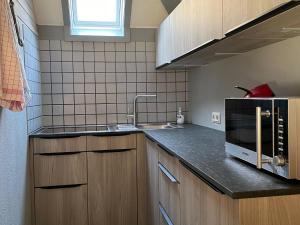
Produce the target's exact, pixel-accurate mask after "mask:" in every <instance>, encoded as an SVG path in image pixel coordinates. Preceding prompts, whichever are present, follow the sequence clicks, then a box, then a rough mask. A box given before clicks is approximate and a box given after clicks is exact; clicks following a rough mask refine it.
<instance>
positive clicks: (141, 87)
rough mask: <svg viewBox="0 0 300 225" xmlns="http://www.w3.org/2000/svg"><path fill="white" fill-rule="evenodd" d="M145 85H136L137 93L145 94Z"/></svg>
mask: <svg viewBox="0 0 300 225" xmlns="http://www.w3.org/2000/svg"><path fill="white" fill-rule="evenodd" d="M146 88H147V85H146V83H137V92H146Z"/></svg>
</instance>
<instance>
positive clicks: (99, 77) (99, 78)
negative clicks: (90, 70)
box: [95, 73, 105, 83]
mask: <svg viewBox="0 0 300 225" xmlns="http://www.w3.org/2000/svg"><path fill="white" fill-rule="evenodd" d="M95 79H96V83H105V73H95Z"/></svg>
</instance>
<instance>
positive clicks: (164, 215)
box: [159, 204, 174, 225]
mask: <svg viewBox="0 0 300 225" xmlns="http://www.w3.org/2000/svg"><path fill="white" fill-rule="evenodd" d="M159 211H160V213H161V215H162V216H163V218H164V221H165V222H166V223H167V225H174V224H173V223H172V220H171V219H170V217H169V216H168V214H167V212H166V210H165V209H164V208H163V207H162V206H161V204H159Z"/></svg>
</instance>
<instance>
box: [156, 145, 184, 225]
mask: <svg viewBox="0 0 300 225" xmlns="http://www.w3.org/2000/svg"><path fill="white" fill-rule="evenodd" d="M158 169H159V173H158V186H159V202H160V204H161V207H160V208H161V209H160V211H161V213H162V212H165V215H164V214H162V216H164V220H163V221H164V222H165V223H168V222H167V220H166V218H165V216H166V215H167V217H168V218H169V220H170V221H171V224H173V225H180V189H179V179H178V178H179V161H178V159H176V158H175V157H173V156H171V155H169V154H168V153H167V152H165V151H164V150H163V149H160V151H159V163H158ZM170 221H169V222H170Z"/></svg>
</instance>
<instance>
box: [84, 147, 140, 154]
mask: <svg viewBox="0 0 300 225" xmlns="http://www.w3.org/2000/svg"><path fill="white" fill-rule="evenodd" d="M131 150H135V149H134V148H124V149H112V150H109V149H108V150H93V151H88V152H92V153H99V154H105V153H116V152H129V151H131Z"/></svg>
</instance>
